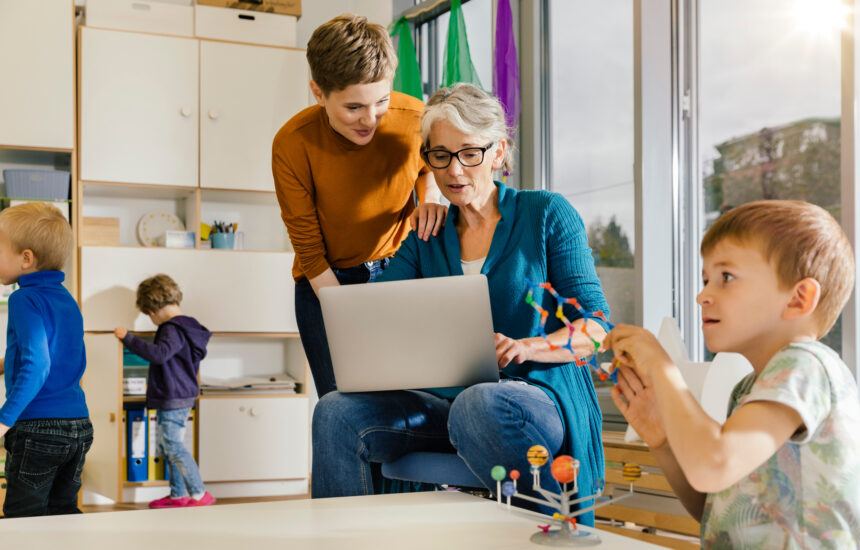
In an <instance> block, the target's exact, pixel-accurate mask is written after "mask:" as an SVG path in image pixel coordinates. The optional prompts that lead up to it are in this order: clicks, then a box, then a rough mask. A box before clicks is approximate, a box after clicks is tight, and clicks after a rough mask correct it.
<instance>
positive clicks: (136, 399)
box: [122, 395, 146, 403]
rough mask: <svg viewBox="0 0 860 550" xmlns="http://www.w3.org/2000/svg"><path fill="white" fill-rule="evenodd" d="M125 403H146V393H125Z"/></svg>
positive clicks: (123, 399) (123, 397) (123, 398)
mask: <svg viewBox="0 0 860 550" xmlns="http://www.w3.org/2000/svg"><path fill="white" fill-rule="evenodd" d="M122 402H123V403H146V396H145V395H123V396H122Z"/></svg>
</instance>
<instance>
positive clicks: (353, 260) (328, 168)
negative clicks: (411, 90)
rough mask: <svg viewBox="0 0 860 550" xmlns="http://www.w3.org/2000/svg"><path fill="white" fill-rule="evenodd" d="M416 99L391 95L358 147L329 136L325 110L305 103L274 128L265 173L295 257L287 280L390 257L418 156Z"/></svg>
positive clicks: (418, 168)
mask: <svg viewBox="0 0 860 550" xmlns="http://www.w3.org/2000/svg"><path fill="white" fill-rule="evenodd" d="M422 109H423V103H422V102H421V101H420V100H418V99H415V98H413V97H410V96H407V95H405V94H401V93H398V92H391V100H390V103H389V107H388V112H387V113H386V114H385V116H384V117H383V118H382V120H381V121H380V123H379V126H378V127H377V129H376V133H375V134H374V136H373V139H372V140H371V141H370V143H368V144H367V145H364V146H359V145H356V144H354V143H352V142H351V141H349V140H348V139H346V138H345V137H343V136H341V135H340V134H338V133H336V132H335V131H334V130H333V129H332V127H331V125H330V124H329V122H328V117H327V116H326V113H325V110H324V109H323V108H321V107H320V106H318V105H315V106H313V107H308V108H307V109H305V110H303V111H301V112H300V113H298V114H297V115H296V116H294V117H293V118H291V119H290V120H289V122H287V123H286V124H284V126H283V127H282V128H281V129H280V131H278V134H277V135H276V136H275V140H274V142H273V143H272V173H273V174H274V177H275V191H276V192H277V195H278V202H279V203H280V205H281V217H282V218H283V219H284V223H285V224H286V226H287V233H288V234H289V237H290V242H292V245H293V250H294V251H295V253H296V259H295V262H294V263H293V277H294V278H295V279H296V280H298V279H300V278H302V277H307V278H308V279H313V278H314V277H316V276H317V275H320V274H322V273H323V272H324V271H325V270H326V269H328V268H329V267H352V266H355V265H359V264H361V263H363V262H368V261H372V260H378V259H380V258H384V257H386V256H391V255H393V254H394V253H395V252H396V251H397V249H398V248H399V247H400V242H401V241H402V240H403V239H404V238H405V237H406V235H407V233H409V229H410V228H409V214H411V213H412V210H413V209H414V204H413V199H412V190H413V189H414V188H415V180H416V179H417V178H418V176H419V174H421V173H424V172H426V171H427V169H426V167H425V165H424V161H423V160H422V159H421V155H420V149H421V136H420V127H419V115H420V114H421V111H422Z"/></svg>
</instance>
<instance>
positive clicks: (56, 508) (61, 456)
mask: <svg viewBox="0 0 860 550" xmlns="http://www.w3.org/2000/svg"><path fill="white" fill-rule="evenodd" d="M92 444H93V425H92V424H91V423H90V419H89V418H45V419H34V420H19V421H18V422H16V423H15V425H14V426H13V427H12V429H10V430H9V431H8V432H6V442H5V447H6V501H5V502H4V503H3V514H4V515H5V516H6V517H8V518H12V517H25V516H45V515H58V514H80V513H81V511H80V510H79V509H78V491H79V490H80V488H81V470H83V468H84V459H85V457H86V454H87V452H88V451H89V450H90V446H91V445H92Z"/></svg>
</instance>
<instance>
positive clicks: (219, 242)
mask: <svg viewBox="0 0 860 550" xmlns="http://www.w3.org/2000/svg"><path fill="white" fill-rule="evenodd" d="M209 239H210V240H211V241H212V248H226V249H228V250H233V246H234V245H235V244H236V234H235V233H212V234H210V235H209Z"/></svg>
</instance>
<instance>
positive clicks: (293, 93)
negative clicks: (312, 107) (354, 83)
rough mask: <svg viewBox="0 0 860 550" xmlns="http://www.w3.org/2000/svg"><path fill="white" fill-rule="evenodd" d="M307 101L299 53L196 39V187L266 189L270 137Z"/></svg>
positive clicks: (269, 178) (303, 63)
mask: <svg viewBox="0 0 860 550" xmlns="http://www.w3.org/2000/svg"><path fill="white" fill-rule="evenodd" d="M307 106H308V68H307V62H306V61H305V53H304V51H301V50H285V49H281V48H268V47H262V46H246V45H241V44H227V43H223V42H208V41H205V40H204V41H201V43H200V111H201V114H200V186H201V187H214V188H220V189H225V188H226V189H249V190H259V191H272V190H273V189H274V184H273V180H272V160H271V159H272V139H273V138H274V137H275V134H276V133H277V131H278V130H279V129H280V128H281V126H283V124H284V123H285V122H286V121H287V120H289V119H290V118H291V117H292V116H293V115H294V114H296V113H297V112H299V111H301V110H302V109H304V108H305V107H307Z"/></svg>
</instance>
